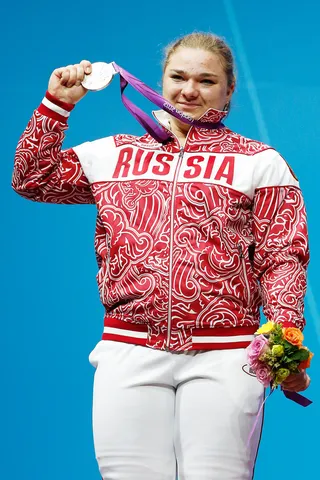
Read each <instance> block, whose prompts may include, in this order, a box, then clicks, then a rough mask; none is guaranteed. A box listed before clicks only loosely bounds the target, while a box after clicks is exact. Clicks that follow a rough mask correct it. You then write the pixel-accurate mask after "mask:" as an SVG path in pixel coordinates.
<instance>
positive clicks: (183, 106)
mask: <svg viewBox="0 0 320 480" xmlns="http://www.w3.org/2000/svg"><path fill="white" fill-rule="evenodd" d="M233 90H234V85H231V86H230V87H228V82H227V76H226V74H225V72H224V69H223V66H222V64H221V60H220V58H219V56H218V55H216V54H214V53H211V52H207V51H205V50H201V49H196V48H181V47H180V48H178V49H177V51H176V52H175V53H174V54H173V55H172V56H171V58H170V60H169V63H168V65H167V67H166V69H165V72H164V75H163V96H164V97H165V98H166V99H167V100H168V101H169V102H170V103H172V104H173V105H174V106H175V107H176V108H177V109H178V110H182V111H183V112H185V113H188V114H189V115H190V116H191V117H193V118H196V119H197V118H200V117H201V116H202V115H203V114H204V113H205V112H206V111H207V110H208V108H215V109H217V110H223V108H224V106H225V105H226V104H227V103H228V101H229V100H230V98H231V96H232V93H233Z"/></svg>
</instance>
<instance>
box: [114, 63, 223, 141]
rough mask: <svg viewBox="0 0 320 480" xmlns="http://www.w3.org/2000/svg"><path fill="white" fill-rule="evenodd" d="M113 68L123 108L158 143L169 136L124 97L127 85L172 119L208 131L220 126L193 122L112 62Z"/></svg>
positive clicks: (193, 120) (192, 119)
mask: <svg viewBox="0 0 320 480" xmlns="http://www.w3.org/2000/svg"><path fill="white" fill-rule="evenodd" d="M112 65H113V68H114V69H115V71H116V72H118V73H119V75H120V88H121V99H122V102H123V104H124V106H125V107H126V108H127V110H129V112H130V113H131V114H132V115H133V116H134V117H135V118H136V120H138V122H139V123H140V124H141V125H142V126H143V128H144V129H145V130H146V131H147V132H148V133H150V135H152V137H154V138H155V139H156V140H157V141H158V142H160V143H163V142H165V141H167V140H169V138H171V135H170V134H169V133H168V132H167V131H166V130H165V129H164V128H162V127H160V126H159V125H157V123H156V122H155V121H154V120H152V119H151V118H150V117H149V115H147V114H146V113H145V112H144V111H143V110H141V109H140V108H139V107H137V106H136V105H135V104H134V103H133V102H131V100H129V99H128V98H127V97H126V96H125V95H124V93H123V92H124V90H125V88H126V87H127V85H128V84H129V85H131V86H132V87H133V88H134V89H135V90H137V92H139V93H141V94H142V95H143V96H144V97H146V98H147V99H148V100H150V101H151V102H152V103H154V104H155V105H157V106H158V107H159V108H161V109H162V110H164V111H165V112H167V113H169V114H170V115H172V116H173V117H175V118H177V119H178V120H181V121H182V122H184V123H187V124H188V125H192V126H194V127H198V128H209V129H216V128H219V127H220V126H222V124H221V122H217V123H212V122H202V121H201V120H195V119H194V118H192V117H190V116H189V115H187V114H185V113H183V112H181V111H180V110H177V109H176V108H175V107H174V106H173V105H171V103H169V102H168V101H167V100H166V99H165V98H164V97H162V95H160V94H159V93H157V92H156V91H155V90H152V88H150V87H148V85H146V84H145V83H143V82H142V81H141V80H139V79H138V78H136V77H134V76H133V75H132V74H131V73H129V72H127V71H126V70H124V69H123V68H121V67H119V65H117V64H116V63H115V62H112Z"/></svg>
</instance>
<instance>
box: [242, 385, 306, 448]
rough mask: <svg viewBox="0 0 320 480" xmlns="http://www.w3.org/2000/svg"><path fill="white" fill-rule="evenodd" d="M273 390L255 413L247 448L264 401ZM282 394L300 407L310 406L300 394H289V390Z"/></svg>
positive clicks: (272, 390)
mask: <svg viewBox="0 0 320 480" xmlns="http://www.w3.org/2000/svg"><path fill="white" fill-rule="evenodd" d="M274 390H275V389H274V388H272V389H271V391H270V393H269V395H268V396H267V397H266V398H265V399H264V401H263V402H262V404H261V406H260V408H259V411H258V413H257V416H256V419H255V421H254V424H253V427H252V429H251V432H250V433H249V438H248V440H247V446H249V444H250V440H251V437H252V435H253V432H254V431H255V429H256V427H257V423H258V420H259V417H260V415H261V413H262V410H263V407H264V404H265V403H266V401H267V400H268V398H269V397H270V395H271V394H272V393H273V392H274ZM281 390H282V391H283V393H284V395H285V396H286V397H287V398H289V400H293V401H294V402H296V403H298V404H299V405H301V406H302V407H308V406H309V405H311V403H312V401H311V400H309V399H308V398H306V397H304V396H303V395H300V393H297V392H289V390H284V389H283V388H282V389H281Z"/></svg>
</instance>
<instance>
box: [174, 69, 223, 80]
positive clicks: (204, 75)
mask: <svg viewBox="0 0 320 480" xmlns="http://www.w3.org/2000/svg"><path fill="white" fill-rule="evenodd" d="M170 72H174V73H179V75H185V74H187V73H188V72H186V71H185V70H180V69H176V68H172V69H171V70H170ZM199 77H201V78H203V77H218V75H217V74H216V73H213V72H202V73H200V74H199Z"/></svg>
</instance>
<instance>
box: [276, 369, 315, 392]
mask: <svg viewBox="0 0 320 480" xmlns="http://www.w3.org/2000/svg"><path fill="white" fill-rule="evenodd" d="M310 381H311V380H310V377H309V375H308V374H307V373H306V371H305V370H302V371H301V372H300V373H292V374H291V375H289V376H288V377H287V378H286V379H285V381H284V382H282V384H281V388H282V389H283V390H289V392H302V391H303V390H306V389H307V388H308V387H309V385H310Z"/></svg>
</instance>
